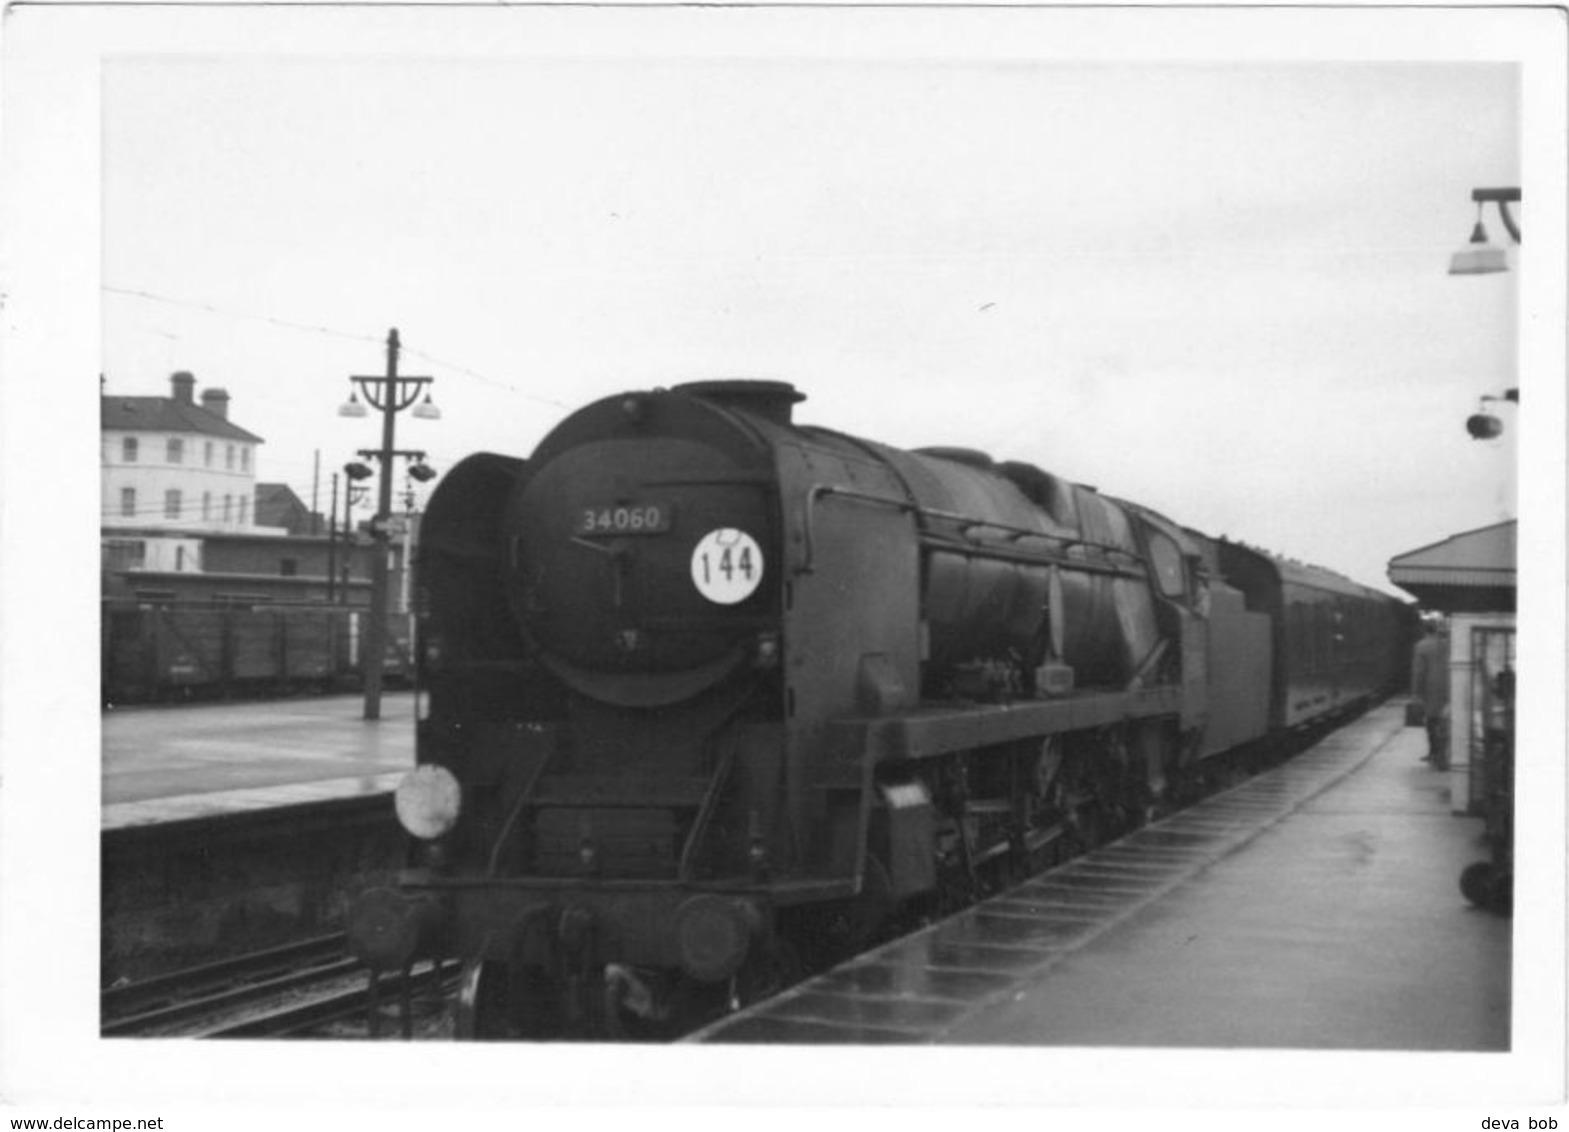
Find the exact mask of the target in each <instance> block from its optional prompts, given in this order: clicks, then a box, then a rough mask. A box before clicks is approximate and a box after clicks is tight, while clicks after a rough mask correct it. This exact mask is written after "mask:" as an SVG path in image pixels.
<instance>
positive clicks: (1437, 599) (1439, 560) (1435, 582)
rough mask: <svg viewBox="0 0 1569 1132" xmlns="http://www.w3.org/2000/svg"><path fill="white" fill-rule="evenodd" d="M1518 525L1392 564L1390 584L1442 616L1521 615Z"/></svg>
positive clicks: (1465, 535)
mask: <svg viewBox="0 0 1569 1132" xmlns="http://www.w3.org/2000/svg"><path fill="white" fill-rule="evenodd" d="M1518 527H1519V522H1518V520H1515V519H1511V520H1509V521H1508V522H1505V523H1497V524H1495V525H1493V526H1491V527H1481V528H1479V529H1477V530H1474V531H1464V532H1462V533H1460V534H1457V535H1450V536H1449V537H1448V538H1446V539H1444V540H1443V541H1442V542H1435V543H1433V544H1432V545H1431V546H1424V547H1420V548H1418V549H1416V550H1411V551H1407V552H1406V553H1405V554H1401V555H1398V556H1397V557H1394V558H1391V559H1390V560H1389V580H1390V581H1391V582H1393V583H1394V584H1395V585H1397V586H1399V587H1400V588H1401V589H1403V590H1405V591H1406V592H1407V593H1409V594H1411V595H1412V596H1413V597H1415V598H1416V599H1417V601H1419V602H1421V603H1422V605H1423V606H1425V607H1426V608H1428V609H1436V610H1438V611H1440V612H1442V613H1513V612H1514V611H1515V540H1516V536H1517V533H1518Z"/></svg>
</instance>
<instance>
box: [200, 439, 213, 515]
mask: <svg viewBox="0 0 1569 1132" xmlns="http://www.w3.org/2000/svg"><path fill="white" fill-rule="evenodd" d="M207 448H208V453H207V454H208V455H209V456H210V455H212V451H211V449H212V445H211V444H209V445H208V446H207ZM211 512H212V492H210V491H204V492H202V522H204V523H205V522H206V521H207V520H208V519H210V518H212V513H211Z"/></svg>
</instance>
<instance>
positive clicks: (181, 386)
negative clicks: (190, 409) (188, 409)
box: [169, 369, 196, 405]
mask: <svg viewBox="0 0 1569 1132" xmlns="http://www.w3.org/2000/svg"><path fill="white" fill-rule="evenodd" d="M169 384H170V385H171V386H173V387H174V399H175V400H176V401H178V402H179V403H180V404H182V405H194V404H196V399H195V398H194V397H192V394H193V393H194V392H195V391H196V378H195V376H194V375H192V374H189V373H187V372H186V371H185V370H183V369H182V370H180V371H179V372H178V373H176V374H172V375H170V377H169Z"/></svg>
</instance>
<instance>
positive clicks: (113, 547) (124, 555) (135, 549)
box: [104, 538, 147, 570]
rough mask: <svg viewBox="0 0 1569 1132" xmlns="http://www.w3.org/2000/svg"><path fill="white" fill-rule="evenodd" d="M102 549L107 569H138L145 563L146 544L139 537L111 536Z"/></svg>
mask: <svg viewBox="0 0 1569 1132" xmlns="http://www.w3.org/2000/svg"><path fill="white" fill-rule="evenodd" d="M104 550H105V552H106V553H105V561H104V566H105V567H106V568H107V569H109V570H140V569H141V568H142V567H143V566H145V565H146V564H147V544H146V543H145V542H143V541H142V540H141V539H124V538H112V539H110V540H109V541H108V542H107V543H105V544H104Z"/></svg>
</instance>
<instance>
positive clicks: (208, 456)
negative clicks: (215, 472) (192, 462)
mask: <svg viewBox="0 0 1569 1132" xmlns="http://www.w3.org/2000/svg"><path fill="white" fill-rule="evenodd" d="M202 464H203V465H204V466H205V467H208V468H210V467H212V441H210V440H209V441H208V442H207V443H206V444H204V445H203V446H202Z"/></svg>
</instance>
